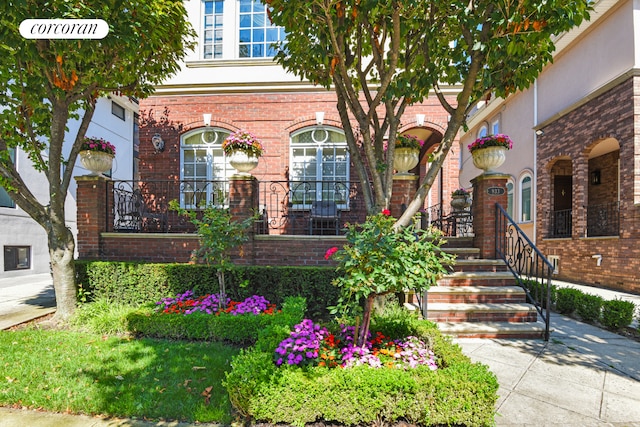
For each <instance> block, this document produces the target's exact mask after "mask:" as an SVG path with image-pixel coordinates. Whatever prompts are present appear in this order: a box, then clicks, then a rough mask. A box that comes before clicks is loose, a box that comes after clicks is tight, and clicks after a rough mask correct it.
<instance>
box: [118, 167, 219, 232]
mask: <svg viewBox="0 0 640 427" xmlns="http://www.w3.org/2000/svg"><path fill="white" fill-rule="evenodd" d="M107 200H109V201H112V202H111V203H108V204H107V213H106V214H107V218H109V220H108V221H107V224H108V225H107V228H108V229H107V231H115V232H142V233H152V232H156V233H185V232H192V231H193V230H194V227H193V225H192V224H191V223H189V222H188V221H187V220H186V219H185V218H184V217H182V216H179V215H178V214H177V212H175V211H171V210H170V209H169V202H170V201H171V200H176V201H179V202H180V206H182V207H184V208H186V209H202V208H204V207H206V206H207V205H213V206H220V207H225V206H227V205H228V203H229V182H228V181H208V180H181V181H175V180H152V181H110V182H109V185H108V186H107Z"/></svg>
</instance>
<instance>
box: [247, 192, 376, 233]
mask: <svg viewBox="0 0 640 427" xmlns="http://www.w3.org/2000/svg"><path fill="white" fill-rule="evenodd" d="M361 189H362V186H361V184H360V183H359V182H355V181H261V182H260V183H259V206H260V209H259V210H260V213H261V218H262V219H261V221H262V226H261V227H259V231H260V232H262V233H265V234H295V235H304V234H306V235H340V234H343V231H344V225H345V223H358V222H364V220H365V219H366V205H365V203H364V198H363V195H362V191H361Z"/></svg>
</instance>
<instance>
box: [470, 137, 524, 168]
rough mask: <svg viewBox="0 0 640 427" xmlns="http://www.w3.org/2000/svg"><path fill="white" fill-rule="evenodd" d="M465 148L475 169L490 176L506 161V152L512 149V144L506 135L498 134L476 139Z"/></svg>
mask: <svg viewBox="0 0 640 427" xmlns="http://www.w3.org/2000/svg"><path fill="white" fill-rule="evenodd" d="M467 148H468V149H469V152H470V153H471V157H472V158H473V164H474V165H475V167H477V168H478V169H482V170H483V171H484V174H492V173H496V170H495V169H496V168H498V167H500V166H502V164H503V163H504V161H505V160H506V153H507V150H510V149H511V148H513V142H512V141H511V139H510V138H509V137H508V136H507V135H504V134H500V133H499V134H496V135H487V136H483V137H481V138H478V139H476V140H475V141H473V142H472V143H471V144H469V145H468V147H467Z"/></svg>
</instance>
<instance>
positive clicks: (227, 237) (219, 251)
mask: <svg viewBox="0 0 640 427" xmlns="http://www.w3.org/2000/svg"><path fill="white" fill-rule="evenodd" d="M169 208H170V209H171V210H175V211H177V212H178V213H179V214H180V215H185V216H186V217H187V218H189V221H190V222H191V223H192V224H193V225H195V226H196V229H197V233H198V235H199V236H200V247H199V248H198V249H196V250H195V251H194V254H193V255H194V256H195V258H196V259H197V260H198V261H199V262H203V263H205V264H207V265H217V266H218V269H217V271H216V274H217V276H218V284H219V285H220V296H219V299H220V305H221V306H222V307H225V306H226V295H227V292H226V286H225V280H224V270H225V268H226V267H227V266H229V265H230V264H231V255H230V253H229V251H230V250H231V249H233V248H239V249H240V256H242V244H243V243H245V242H246V241H247V240H248V239H249V237H248V236H247V231H248V230H249V229H250V228H251V227H252V226H253V223H254V221H255V218H254V217H249V218H247V219H245V220H243V221H235V220H233V218H232V217H231V213H230V212H229V209H223V208H216V207H214V206H207V208H206V209H204V210H202V211H201V212H198V211H195V210H187V209H184V208H182V207H180V204H179V203H178V201H177V200H171V201H170V202H169Z"/></svg>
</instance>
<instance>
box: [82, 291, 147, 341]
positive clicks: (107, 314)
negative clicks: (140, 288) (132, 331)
mask: <svg viewBox="0 0 640 427" xmlns="http://www.w3.org/2000/svg"><path fill="white" fill-rule="evenodd" d="M135 310H136V308H135V307H134V306H131V305H128V304H123V303H121V302H119V301H117V300H116V301H111V300H108V299H106V298H104V297H103V298H100V299H98V300H96V301H94V302H92V303H88V304H82V305H80V306H79V307H78V309H77V310H76V311H75V313H74V314H73V316H72V317H71V319H70V320H69V323H70V324H71V325H72V326H74V327H75V328H77V329H79V330H83V331H88V332H91V333H96V334H109V335H115V334H125V333H127V332H129V330H128V322H127V317H128V315H129V314H130V313H132V312H133V311H135Z"/></svg>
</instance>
